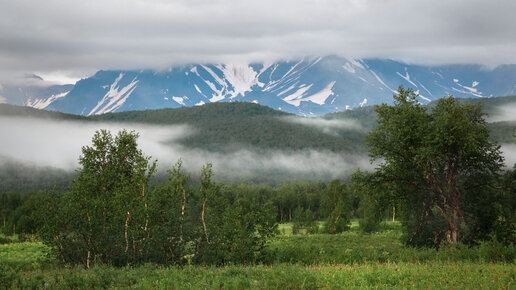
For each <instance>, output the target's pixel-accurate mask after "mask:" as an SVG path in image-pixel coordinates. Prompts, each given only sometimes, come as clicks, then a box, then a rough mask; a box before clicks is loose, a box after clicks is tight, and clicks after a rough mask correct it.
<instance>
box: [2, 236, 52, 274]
mask: <svg viewBox="0 0 516 290" xmlns="http://www.w3.org/2000/svg"><path fill="white" fill-rule="evenodd" d="M49 251H50V248H49V247H47V246H45V245H43V244H42V243H41V242H13V243H10V244H0V263H1V264H4V265H9V266H11V267H14V268H18V269H37V268H40V267H42V266H44V265H45V264H47V263H49V262H50V259H49V257H48V253H49Z"/></svg>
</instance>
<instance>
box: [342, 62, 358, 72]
mask: <svg viewBox="0 0 516 290" xmlns="http://www.w3.org/2000/svg"><path fill="white" fill-rule="evenodd" d="M342 67H343V68H344V69H345V70H347V71H348V72H349V73H352V74H354V73H356V71H355V68H354V67H353V66H352V65H351V64H350V63H349V62H346V64H345V65H343V66H342Z"/></svg>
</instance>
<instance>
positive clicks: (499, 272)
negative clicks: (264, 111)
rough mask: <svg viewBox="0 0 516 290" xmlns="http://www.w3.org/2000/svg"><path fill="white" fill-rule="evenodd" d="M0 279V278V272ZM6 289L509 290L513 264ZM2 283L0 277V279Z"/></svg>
mask: <svg viewBox="0 0 516 290" xmlns="http://www.w3.org/2000/svg"><path fill="white" fill-rule="evenodd" d="M0 275H1V274H0ZM11 278H12V279H11V283H10V284H9V285H4V286H7V288H35V289H37V288H52V289H54V288H55V289H70V288H72V289H75V288H83V289H86V288H88V289H89V288H129V287H130V288H136V289H156V288H173V289H174V288H189V289H202V288H204V289H205V288H209V289H211V288H227V289H243V288H253V289H284V288H290V289H314V288H350V287H355V288H393V287H396V288H409V287H410V288H429V289H436V288H437V289H441V288H480V289H497V288H498V289H504V288H505V289H511V288H513V287H514V286H515V285H514V279H515V269H514V265H512V264H489V263H485V264H474V263H442V262H432V263H428V264H412V263H385V264H374V263H368V264H362V265H355V266H351V265H315V266H302V265H286V264H277V265H273V266H263V265H259V266H226V267H221V268H216V267H186V268H178V267H156V266H153V265H146V266H141V267H138V268H118V269H117V268H112V267H100V266H99V267H95V268H93V269H91V270H85V269H75V270H70V269H56V270H49V271H44V272H38V271H35V272H32V273H28V274H25V273H18V275H16V276H12V277H11ZM0 279H1V278H0Z"/></svg>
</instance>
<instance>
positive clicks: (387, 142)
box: [367, 87, 503, 246]
mask: <svg viewBox="0 0 516 290" xmlns="http://www.w3.org/2000/svg"><path fill="white" fill-rule="evenodd" d="M398 91H399V95H398V96H394V105H393V106H388V105H385V104H384V105H381V106H377V107H376V112H377V113H378V122H379V126H378V128H376V129H374V130H373V131H371V132H370V134H369V136H368V141H367V143H368V145H369V148H370V156H371V157H372V158H374V159H381V160H382V163H381V164H380V167H379V169H378V170H377V172H376V180H377V181H378V182H380V183H384V185H383V187H386V188H387V191H385V194H387V195H391V196H392V198H391V199H392V200H393V202H397V203H399V204H400V210H401V212H402V217H403V222H404V224H405V226H406V233H407V234H408V235H410V234H412V235H416V236H418V237H409V238H408V239H407V241H412V242H414V243H413V244H415V245H428V241H430V240H432V241H433V244H434V245H436V246H438V245H439V244H440V241H441V240H442V239H446V240H447V241H448V243H456V242H457V241H459V240H463V241H474V240H479V239H485V238H486V236H487V235H486V234H487V233H488V232H489V231H491V230H492V228H493V227H492V224H489V223H491V222H492V221H494V220H496V212H494V211H486V210H485V209H486V205H487V203H488V202H489V201H490V200H492V198H493V193H492V190H491V188H493V186H494V185H495V183H496V178H497V176H498V174H499V173H500V170H501V166H502V160H503V159H502V157H501V152H500V147H499V146H498V145H496V144H495V143H492V142H491V141H489V131H488V129H487V127H486V122H485V120H484V118H483V116H484V115H483V114H482V112H481V107H480V106H473V105H470V104H464V105H463V104H461V103H460V102H458V101H457V100H455V99H453V98H452V97H448V98H442V99H440V100H439V101H438V102H437V103H436V105H435V106H434V107H433V108H432V110H431V111H428V110H427V109H426V108H425V107H423V106H421V105H420V104H419V103H418V102H417V100H416V97H417V96H416V94H415V93H414V92H413V91H412V90H411V89H407V90H405V89H403V87H400V88H399V89H398ZM441 220H444V226H441V225H443V224H442V223H441ZM480 222H484V223H483V224H482V225H480V224H481V223H480ZM486 222H487V224H486ZM465 228H467V229H465ZM423 233H425V235H424V237H423V238H422V239H421V237H422V236H421V235H423ZM412 242H411V243H412Z"/></svg>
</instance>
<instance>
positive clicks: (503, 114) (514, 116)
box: [487, 103, 516, 122]
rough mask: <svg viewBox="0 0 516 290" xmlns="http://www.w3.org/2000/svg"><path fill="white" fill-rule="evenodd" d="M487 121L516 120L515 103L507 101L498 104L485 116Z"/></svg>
mask: <svg viewBox="0 0 516 290" xmlns="http://www.w3.org/2000/svg"><path fill="white" fill-rule="evenodd" d="M487 121H488V122H504V121H505V122H508V121H509V122H510V121H516V103H509V104H505V105H503V106H499V107H497V108H496V109H495V110H494V113H492V114H491V115H490V116H488V118H487Z"/></svg>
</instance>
